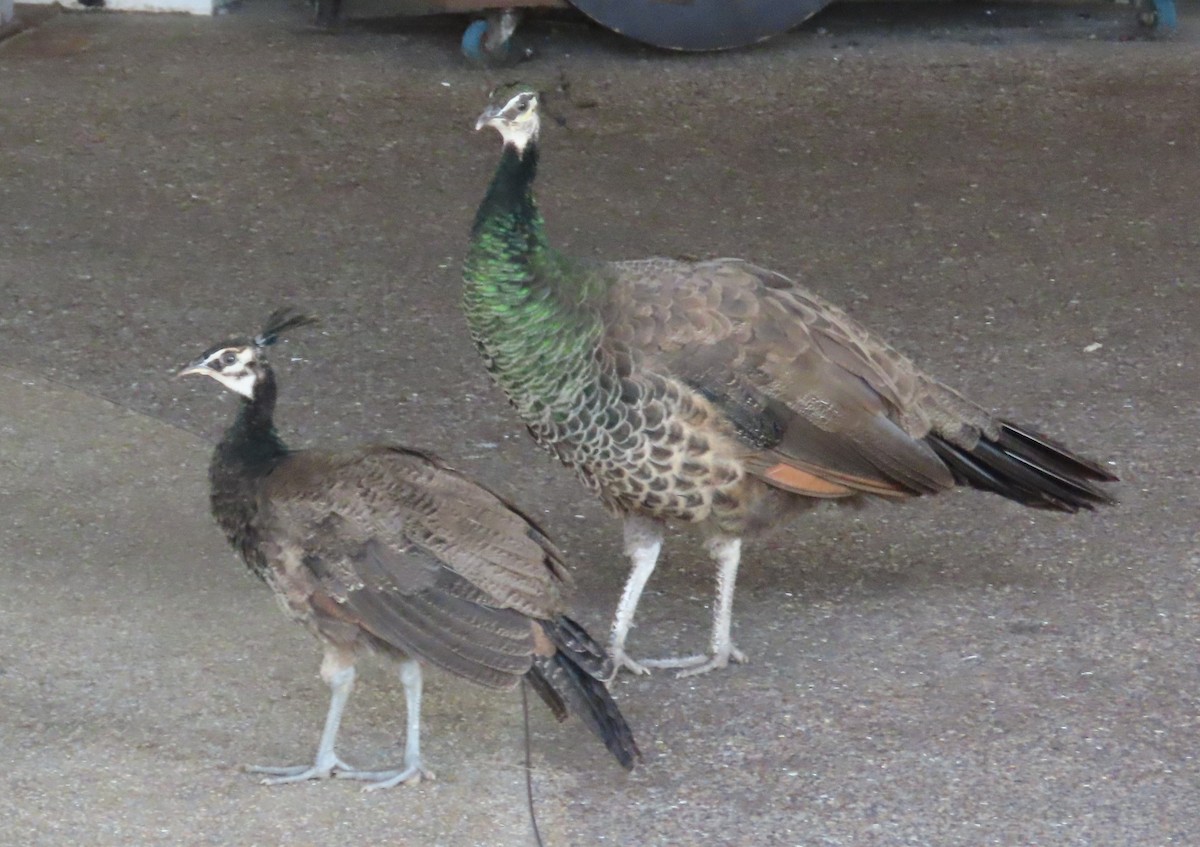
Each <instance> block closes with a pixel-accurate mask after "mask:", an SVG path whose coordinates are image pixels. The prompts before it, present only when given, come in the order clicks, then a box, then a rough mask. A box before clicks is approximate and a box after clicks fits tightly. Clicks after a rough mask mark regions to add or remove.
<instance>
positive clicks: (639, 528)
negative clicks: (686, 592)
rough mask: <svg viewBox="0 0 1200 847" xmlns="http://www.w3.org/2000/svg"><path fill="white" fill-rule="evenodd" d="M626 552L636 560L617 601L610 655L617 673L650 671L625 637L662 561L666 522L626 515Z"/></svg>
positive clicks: (614, 673)
mask: <svg viewBox="0 0 1200 847" xmlns="http://www.w3.org/2000/svg"><path fill="white" fill-rule="evenodd" d="M624 529H625V554H626V555H627V556H629V558H630V560H631V561H632V562H633V569H632V570H631V571H630V572H629V578H628V579H627V580H625V590H624V591H623V592H621V602H620V603H618V604H617V613H616V615H615V616H614V617H613V626H612V635H611V636H610V638H609V644H608V655H609V656H610V657H611V658H612V661H613V675H614V676H615V675H616V674H617V673H619V672H620V670H621V668H625V669H626V670H628V671H632V672H633V673H639V674H641V673H650V671H648V670H646V668H645V667H643V666H642V665H641V664H639V663H638V662H635V661H634V660H633V659H632V658H630V656H629V654H627V653H626V652H625V640H626V639H627V638H628V637H629V630H630V628H631V627H632V626H633V616H634V613H635V612H637V607H638V601H639V600H641V599H642V591H643V589H645V587H646V580H648V579H650V574H652V573H654V566H655V565H656V564H658V554H659V553H660V552H661V551H662V544H663V530H662V525H661V524H658V523H656V522H654V521H651V520H648V519H646V518H642V517H638V516H636V515H635V516H630V517H628V518H626V519H625V527H624Z"/></svg>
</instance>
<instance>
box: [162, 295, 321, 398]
mask: <svg viewBox="0 0 1200 847" xmlns="http://www.w3.org/2000/svg"><path fill="white" fill-rule="evenodd" d="M314 323H317V319H316V318H313V317H309V316H308V315H303V314H300V313H299V312H296V311H294V310H292V309H278V310H276V311H274V312H272V313H271V316H270V317H268V318H267V321H266V323H265V324H264V325H263V328H262V330H261V331H260V332H259V333H258V334H257V335H255V336H254V337H253V338H247V337H239V338H231V339H228V340H226V341H222V342H221V343H220V344H214V345H213V346H212V347H209V348H208V349H207V350H205V351H204V352H203V353H202V354H201V355H200V356H199V357H198V358H196V359H194V360H193V361H191V362H189V363H188V364H186V365H184V366H183V367H182V368H180V369H179V371H178V372H177V373H176V374H175V375H176V376H177V377H179V376H190V375H192V374H200V375H201V376H208V377H212V378H213V379H215V380H216V381H217V382H219V383H221V385H223V386H225V387H226V388H228V389H229V390H230V391H233V392H234V393H236V394H240V395H241V396H242V397H245V398H246V399H247V400H253V399H254V392H255V389H256V388H257V387H258V386H259V385H260V384H261V383H262V381H263V379H264V378H265V377H266V374H267V372H268V370H269V365H268V364H267V359H266V355H265V353H266V348H267V347H270V346H271V345H272V344H274V343H275V342H276V341H278V340H279V338H280V336H282V335H283V333H285V332H287V331H288V330H290V329H294V328H296V327H299V326H307V325H309V324H314Z"/></svg>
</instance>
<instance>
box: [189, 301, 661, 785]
mask: <svg viewBox="0 0 1200 847" xmlns="http://www.w3.org/2000/svg"><path fill="white" fill-rule="evenodd" d="M310 322H311V320H310V319H309V318H306V317H304V316H302V315H297V314H294V313H291V312H288V311H280V312H276V313H275V314H273V315H272V316H271V317H270V318H269V319H268V321H267V325H266V327H265V328H264V329H263V330H262V332H260V333H259V334H258V335H257V336H255V337H254V338H233V339H230V340H228V341H223V342H221V343H220V344H217V345H214V346H213V347H211V348H209V349H208V350H207V351H205V353H204V354H203V355H202V356H200V357H199V358H198V359H196V360H195V361H193V362H192V363H191V364H189V365H187V366H186V367H184V368H183V369H182V370H181V371H180V374H181V375H182V374H199V375H202V376H208V377H211V378H213V379H215V380H216V381H217V382H219V383H221V384H222V385H224V386H225V387H226V388H228V389H230V390H231V391H233V392H235V393H236V394H238V395H239V396H240V397H241V398H242V402H241V408H240V410H239V412H238V414H237V417H236V419H235V420H234V422H233V425H232V426H230V428H229V430H228V431H227V432H226V433H225V437H224V438H223V439H222V441H221V443H220V444H219V445H218V446H217V448H216V451H215V452H214V453H213V458H212V464H211V466H210V467H209V479H210V482H211V485H212V511H213V516H214V517H215V518H216V520H217V523H218V524H220V526H221V528H222V529H223V530H224V531H225V534H226V536H227V537H228V538H229V541H230V543H231V544H232V545H233V547H234V549H235V550H237V551H239V552H240V553H241V554H242V556H243V558H244V559H245V560H246V564H247V565H249V567H250V569H251V570H252V571H253V572H254V573H255V574H256V575H258V576H259V577H261V578H262V579H263V580H264V581H266V582H267V584H269V585H270V586H271V588H272V589H274V591H275V594H276V596H277V597H278V598H279V600H280V601H281V604H282V605H283V606H284V607H285V609H286V610H287V611H289V612H290V613H291V615H292V616H293V617H295V618H296V619H298V620H300V621H301V622H302V623H304V625H305V626H306V627H307V628H308V629H309V630H311V631H312V632H313V633H314V634H315V635H316V636H317V637H318V638H319V639H320V640H321V642H322V643H323V644H324V646H325V659H324V661H323V662H322V663H321V677H322V678H323V679H324V680H325V682H326V683H327V684H328V685H329V687H330V689H331V691H332V696H331V698H330V701H329V711H328V714H327V716H326V718H325V729H324V731H323V732H322V734H321V740H320V743H319V744H318V747H317V756H316V760H315V761H314V762H313V763H312V764H311V765H309V764H303V765H296V766H285V767H266V768H261V767H256V768H251V770H253V771H257V772H259V773H264V774H266V775H267V780H266V781H267V782H270V783H280V782H299V781H302V780H307V779H321V778H325V777H329V776H337V777H342V778H345V779H358V780H365V781H367V782H368V783H369V784H368V787H369V788H386V787H389V786H392V785H397V784H399V783H401V782H416V781H419V780H420V779H421V778H422V777H423V776H427V775H428V772H427V771H426V770H425V769H424V765H423V763H422V760H421V753H420V718H421V665H422V664H429V665H433V666H435V667H439V668H442V669H443V670H446V671H449V672H450V673H452V674H455V675H457V676H461V677H463V678H464V679H467V680H470V681H471V682H475V683H478V684H479V685H483V686H486V687H488V688H511V687H512V686H514V685H516V684H517V683H518V682H520V681H521V679H522V678H524V679H526V680H528V681H529V683H530V685H531V686H532V687H533V689H534V690H535V691H537V693H538V694H539V695H540V696H541V697H542V699H543V700H545V702H546V704H547V705H548V706H549V707H550V708H551V710H552V711H553V712H554V714H555V716H556V717H558V719H559V720H564V719H565V718H566V717H567V714H568V712H575V713H577V714H579V715H580V716H581V717H582V719H583V721H584V722H585V723H586V724H587V725H588V726H589V728H590V729H591V730H592V731H593V732H594V733H596V735H597V736H599V738H600V739H601V740H602V741H603V742H604V744H605V745H606V746H607V747H608V749H609V751H610V752H611V753H612V754H613V756H614V757H616V759H617V760H618V761H619V762H620V763H621V764H622V765H623V766H625V767H626V768H631V767H633V764H634V760H635V759H636V758H637V757H638V755H639V754H638V750H637V745H636V744H635V743H634V739H633V734H632V733H631V731H630V729H629V726H628V724H626V722H625V719H624V718H623V717H622V716H621V712H620V710H619V709H618V708H617V705H616V703H614V702H613V699H612V697H611V696H609V693H608V690H607V688H606V687H605V686H604V683H603V682H602V680H606V679H607V678H608V677H609V676H611V674H612V672H613V666H612V664H611V663H610V662H609V660H608V657H607V656H606V655H605V654H604V650H603V648H601V647H600V646H599V645H597V644H596V643H595V642H594V641H593V640H592V639H591V637H590V636H588V634H587V633H586V632H584V630H583V629H582V628H581V627H580V626H579V625H578V624H576V623H575V622H573V621H572V620H571V619H570V618H568V617H566V615H565V614H564V612H565V600H564V597H565V594H566V593H567V589H568V588H569V585H570V578H569V575H568V573H567V571H566V568H565V566H564V564H563V561H562V557H561V555H560V554H559V552H558V550H557V549H556V548H555V547H554V545H553V544H552V543H551V542H550V540H549V539H548V538H547V537H546V536H545V534H543V533H542V531H541V530H540V529H539V528H538V527H537V526H535V525H534V524H533V523H531V522H530V521H529V520H528V519H527V518H526V517H525V516H524V515H522V514H521V513H520V512H519V511H517V510H516V509H515V508H513V507H512V506H511V505H509V504H508V503H507V502H505V501H504V500H503V499H501V498H500V497H497V496H496V495H495V494H493V493H492V492H490V491H488V490H487V489H485V488H483V487H482V486H480V485H478V484H476V483H474V482H472V481H471V480H469V479H467V478H466V477H464V476H462V475H461V474H459V473H457V472H456V471H454V470H452V469H451V468H449V467H447V466H446V465H444V464H443V463H442V462H441V461H439V460H438V459H437V458H436V457H434V456H431V455H428V454H425V453H420V452H417V451H415V450H409V449H406V448H403V447H394V446H388V445H371V446H364V447H357V448H351V449H347V450H342V451H337V452H327V451H317V450H289V449H287V448H286V447H285V446H284V444H283V442H282V441H281V440H280V438H279V436H278V435H277V434H276V432H275V425H274V418H273V415H274V409H275V376H274V373H273V372H272V370H271V367H270V365H269V364H268V363H267V359H266V355H265V351H266V347H267V346H268V345H270V344H273V343H274V342H275V340H276V339H277V338H278V337H279V335H280V334H281V333H282V332H284V331H286V330H288V329H291V328H293V327H296V326H302V325H304V324H306V323H310ZM363 652H375V653H379V654H381V655H383V656H385V657H387V658H390V659H392V660H394V661H396V662H397V663H398V664H399V667H400V679H401V681H402V682H403V683H404V690H405V695H406V700H407V706H408V725H407V734H406V743H405V750H404V764H403V766H402V767H401V768H399V769H397V770H394V771H363V770H358V769H356V768H352V767H350V766H349V765H347V764H345V763H344V762H343V761H342V760H341V759H340V758H338V756H337V754H336V752H335V749H334V745H335V742H336V740H337V735H338V727H339V726H340V724H341V717H342V710H343V709H344V708H345V706H346V702H347V700H348V699H349V697H350V692H351V690H352V688H353V687H354V676H355V671H354V666H355V662H356V660H357V657H358V656H359V654H361V653H363Z"/></svg>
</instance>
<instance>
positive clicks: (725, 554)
mask: <svg viewBox="0 0 1200 847" xmlns="http://www.w3.org/2000/svg"><path fill="white" fill-rule="evenodd" d="M539 126H540V121H539V96H538V92H537V91H536V90H535V89H533V88H530V87H528V86H524V85H520V84H518V85H514V86H510V87H506V88H503V89H498V90H497V91H495V92H493V95H492V98H491V100H490V102H489V105H488V107H487V109H486V110H485V111H484V112H483V114H482V115H480V117H479V119H478V121H477V123H476V129H477V130H478V129H482V128H483V127H493V128H495V129H496V130H498V131H499V133H500V135H501V137H502V139H503V150H502V153H501V156H500V163H499V166H498V167H497V169H496V172H495V176H494V177H493V179H492V182H491V185H490V186H489V187H488V190H487V193H486V195H485V196H484V198H483V202H482V203H481V204H480V206H479V210H478V213H477V215H476V217H475V222H474V226H473V228H472V231H471V241H470V247H469V251H468V254H467V258H466V260H465V264H464V269H463V281H464V298H463V303H464V311H465V313H466V317H467V322H468V325H469V328H470V331H471V335H472V338H473V339H474V342H475V345H476V347H477V348H478V350H479V353H480V354H481V355H482V357H483V360H484V364H485V366H486V367H487V370H488V372H489V373H490V374H491V376H492V378H493V379H494V381H495V382H496V383H497V384H498V385H499V387H500V388H501V389H502V390H503V391H504V393H505V394H506V395H507V396H508V399H509V400H510V401H511V402H512V404H513V405H514V406H515V407H516V410H517V412H518V414H519V415H520V417H521V418H522V419H523V420H524V422H525V424H526V425H527V426H528V428H529V431H530V433H531V434H532V435H533V437H534V439H536V441H537V442H538V443H540V444H542V445H543V446H545V447H546V448H548V449H549V450H550V451H551V452H552V453H554V454H555V455H556V456H557V457H558V458H559V459H560V460H561V461H562V462H563V463H564V464H566V465H567V466H569V467H571V468H573V469H574V470H575V472H576V474H577V475H578V476H579V478H580V479H581V480H582V482H583V483H584V485H585V486H586V487H587V488H588V489H590V490H591V491H593V492H594V493H596V494H597V495H599V497H600V498H601V500H602V501H603V502H604V504H605V505H606V506H607V507H608V508H609V509H610V510H611V511H613V512H615V513H616V514H617V515H619V516H620V517H622V518H623V520H624V536H625V548H626V552H627V554H628V555H629V557H630V559H631V560H632V571H631V573H630V576H629V578H628V580H627V582H626V585H625V589H624V592H623V594H622V597H621V600H620V602H619V604H618V607H617V611H616V614H615V617H614V621H613V628H612V636H611V642H610V646H609V655H610V656H611V657H612V659H613V661H614V663H615V664H616V666H617V668H618V669H620V668H621V667H624V668H626V669H628V670H631V671H634V672H639V673H641V672H646V668H647V667H676V668H680V669H682V670H681V674H687V675H690V674H698V673H704V672H707V671H710V670H712V669H715V668H721V667H725V666H726V665H727V664H728V663H729V662H730V661H735V662H741V661H744V660H745V656H744V654H743V653H742V652H741V651H740V650H739V649H738V648H737V647H736V646H735V645H734V643H733V640H732V637H731V622H732V609H733V591H734V583H735V579H736V576H737V569H738V563H739V560H740V556H741V539H742V538H743V536H745V535H747V534H752V533H758V532H760V531H763V530H766V529H769V528H771V527H774V526H777V525H779V524H780V523H781V522H783V521H785V520H786V519H788V518H789V517H791V516H793V515H794V514H796V513H798V512H801V511H803V510H805V509H807V508H810V507H812V506H813V505H814V504H817V503H820V502H826V501H836V502H840V503H856V502H859V501H861V500H863V499H864V498H868V497H875V498H882V499H885V500H901V499H907V498H911V497H916V496H921V495H926V494H936V493H939V492H942V491H946V490H949V489H951V488H954V487H955V486H961V485H966V486H970V487H973V488H978V489H982V490H984V491H991V492H993V493H996V494H999V495H1001V496H1003V497H1006V498H1008V499H1010V500H1015V501H1016V502H1018V503H1021V504H1022V505H1025V506H1030V507H1033V508H1039V509H1049V510H1054V511H1060V512H1076V511H1079V510H1081V509H1092V508H1093V507H1094V506H1097V505H1100V504H1108V503H1112V502H1114V501H1113V499H1112V497H1111V496H1110V495H1109V494H1108V493H1106V492H1105V491H1103V490H1101V488H1100V487H1099V486H1098V485H1097V483H1106V482H1113V481H1116V477H1115V476H1114V475H1113V474H1112V473H1110V472H1109V471H1108V470H1106V469H1105V468H1103V467H1101V466H1100V465H1099V464H1097V463H1096V462H1093V461H1090V460H1088V459H1085V458H1082V457H1081V456H1078V455H1076V454H1075V453H1073V452H1072V451H1070V450H1069V449H1067V448H1066V447H1064V446H1063V445H1061V444H1059V443H1057V442H1056V441H1053V440H1051V439H1050V438H1047V437H1045V436H1043V435H1040V434H1039V433H1038V432H1036V431H1035V430H1034V429H1031V428H1029V427H1025V426H1018V425H1016V424H1013V423H1010V422H1008V421H1004V420H1000V419H997V418H995V417H993V416H992V415H990V414H989V413H988V412H986V411H985V410H984V409H982V408H980V407H979V406H977V405H975V404H974V403H971V402H970V401H968V400H966V399H964V398H963V397H962V396H961V395H959V394H958V393H957V392H955V391H954V390H952V389H950V388H948V387H946V386H945V385H942V384H941V383H939V382H938V381H936V380H935V379H933V378H932V377H930V376H928V375H926V374H924V373H922V372H921V371H920V370H918V369H917V368H916V367H915V366H914V365H913V364H912V362H910V361H909V360H908V359H907V358H905V357H904V356H903V355H901V354H900V353H898V352H897V351H896V350H894V349H893V348H891V347H890V346H888V345H887V344H886V343H885V342H883V341H882V340H880V339H879V338H877V337H876V336H874V335H872V334H871V333H870V332H868V331H867V330H866V329H864V328H863V327H862V326H860V325H859V324H858V323H856V322H855V321H854V320H853V319H852V318H850V317H849V316H848V315H847V314H846V313H845V312H843V311H842V310H840V309H838V308H837V307H836V306H833V305H831V304H829V303H827V302H825V301H824V300H822V299H821V298H820V297H818V296H817V295H815V294H813V293H811V292H809V291H807V290H806V289H804V288H803V287H801V286H800V285H798V284H797V283H795V282H793V281H792V280H790V279H788V278H787V277H785V276H783V275H782V274H779V273H776V272H774V271H771V270H767V269H765V268H761V267H758V266H756V265H754V264H751V263H750V262H746V261H742V260H738V259H719V260H714V261H701V262H683V261H674V260H670V259H647V260H643V261H627V262H611V263H598V262H593V263H589V262H584V261H580V260H576V259H573V258H571V257H568V256H565V255H562V254H561V253H558V252H556V251H555V250H554V249H553V248H552V247H551V246H550V245H549V244H548V242H547V239H546V234H545V230H544V226H543V220H542V217H541V214H540V213H539V211H538V207H537V204H536V202H535V200H534V196H533V182H534V178H535V176H536V173H537V164H538V135H539ZM669 521H678V522H683V523H693V524H701V525H702V526H703V527H704V529H705V531H706V532H707V536H708V541H707V547H708V550H709V552H710V554H711V556H712V558H713V559H714V560H715V562H716V565H717V598H716V602H715V605H714V610H713V615H714V619H713V627H712V635H711V641H710V645H709V651H708V653H707V654H702V655H697V656H685V657H676V658H667V659H659V660H653V661H644V662H638V661H635V660H634V659H633V658H631V657H630V656H629V655H628V654H627V652H626V648H625V642H626V638H627V636H628V634H629V629H630V627H631V625H632V622H633V617H634V613H635V611H636V608H637V604H638V600H639V598H640V596H641V593H642V590H643V588H644V587H645V584H646V581H647V579H648V578H649V577H650V574H651V573H652V572H653V570H654V567H655V563H656V562H657V560H658V556H659V552H660V550H661V548H662V541H663V528H664V523H665V522H669Z"/></svg>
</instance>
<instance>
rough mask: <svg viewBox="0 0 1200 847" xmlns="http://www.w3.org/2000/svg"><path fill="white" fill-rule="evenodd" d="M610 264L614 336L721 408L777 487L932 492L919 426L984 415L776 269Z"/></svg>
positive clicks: (937, 476) (928, 452) (977, 420)
mask: <svg viewBox="0 0 1200 847" xmlns="http://www.w3.org/2000/svg"><path fill="white" fill-rule="evenodd" d="M614 267H615V268H616V269H617V272H618V274H619V277H620V282H619V283H618V284H617V285H615V286H614V287H613V289H612V293H611V299H610V302H609V311H608V313H607V316H606V317H607V321H608V324H607V325H608V329H609V337H610V339H611V340H612V341H613V342H615V343H618V344H626V345H628V346H630V347H632V348H634V349H635V350H638V351H640V352H641V354H642V356H643V360H642V361H643V367H645V368H646V369H649V370H654V371H659V372H662V373H666V374H669V375H671V376H673V377H675V378H677V379H679V380H681V381H683V382H684V383H686V384H687V385H689V386H690V387H692V388H693V389H694V390H696V391H697V392H699V393H700V394H702V395H703V396H705V397H707V398H708V399H709V400H710V401H711V402H713V403H714V404H715V405H717V406H718V407H719V408H720V409H721V410H722V411H723V412H724V413H725V415H726V417H727V419H728V420H729V422H730V424H731V426H732V427H733V428H734V429H735V430H736V432H737V433H738V435H739V436H740V438H741V440H742V441H743V442H744V443H746V444H747V445H748V446H749V447H750V448H751V450H750V453H749V456H748V458H747V460H746V461H747V466H748V467H749V468H750V470H751V471H752V472H753V473H755V474H757V475H759V476H760V477H762V478H763V479H766V480H769V481H771V482H772V483H774V484H775V485H777V486H779V487H782V488H787V489H790V490H794V491H797V492H799V493H803V494H807V495H809V496H814V497H840V496H846V495H849V494H852V493H855V492H868V493H874V494H881V495H885V496H886V495H891V496H904V495H909V494H921V493H931V492H934V491H940V490H943V489H946V488H950V487H952V486H953V485H954V477H953V475H952V474H951V472H950V470H949V469H948V468H947V467H946V465H945V464H944V463H943V462H942V461H941V459H939V458H938V456H937V454H936V453H935V452H934V451H933V450H932V449H931V448H930V446H929V445H928V444H926V443H925V442H924V440H923V439H924V438H925V436H926V435H928V434H929V432H930V431H931V430H933V429H934V428H935V427H940V426H943V425H945V427H946V428H947V429H948V430H951V431H953V430H955V429H956V428H960V429H961V428H965V427H972V426H974V427H981V426H988V425H990V424H989V419H988V417H987V415H986V414H985V413H984V412H983V411H982V410H980V409H978V408H977V407H975V406H973V405H972V404H970V403H968V402H967V401H965V400H962V398H959V397H957V395H954V394H953V392H950V391H949V389H945V388H944V387H942V386H940V385H938V384H937V383H934V382H933V381H932V380H930V379H929V378H928V377H926V376H925V375H923V374H922V373H920V372H919V371H918V370H917V369H916V368H915V367H914V366H913V365H912V363H911V362H910V361H909V360H908V359H906V358H905V357H904V356H902V355H901V354H900V353H898V352H897V351H896V350H894V349H892V348H891V347H889V346H887V345H886V344H884V343H883V342H881V341H878V340H877V339H875V338H873V337H872V336H871V335H870V334H869V333H868V332H867V331H866V330H864V329H863V328H862V327H860V326H859V325H858V324H857V323H855V322H854V321H853V320H852V319H851V318H850V317H849V316H848V315H846V314H845V313H844V312H842V311H841V310H840V309H838V308H836V307H835V306H832V305H830V304H828V303H825V302H824V301H822V300H820V299H819V298H817V297H816V296H814V295H812V294H810V293H808V292H806V291H805V290H804V289H802V288H801V287H800V286H798V285H796V284H795V283H793V282H792V281H791V280H788V279H787V278H786V277H783V276H781V275H779V274H776V273H774V272H772V271H768V270H764V269H762V268H758V267H756V266H754V265H751V264H749V263H747V262H742V261H739V260H728V259H722V260H716V261H712V262H701V263H683V262H667V261H663V260H652V261H650V262H629V263H620V264H618V265H616V266H614ZM943 393H944V394H945V398H946V399H945V400H944V402H943V400H942V394H943ZM977 435H978V429H976V430H975V431H974V433H972V434H971V435H970V436H968V437H969V438H970V437H977Z"/></svg>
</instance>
